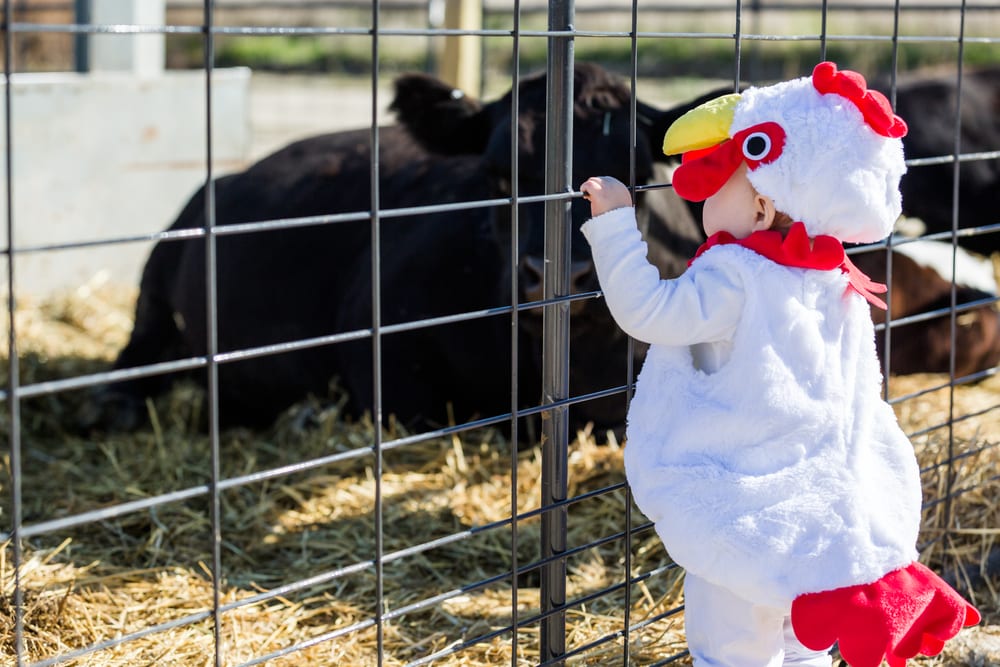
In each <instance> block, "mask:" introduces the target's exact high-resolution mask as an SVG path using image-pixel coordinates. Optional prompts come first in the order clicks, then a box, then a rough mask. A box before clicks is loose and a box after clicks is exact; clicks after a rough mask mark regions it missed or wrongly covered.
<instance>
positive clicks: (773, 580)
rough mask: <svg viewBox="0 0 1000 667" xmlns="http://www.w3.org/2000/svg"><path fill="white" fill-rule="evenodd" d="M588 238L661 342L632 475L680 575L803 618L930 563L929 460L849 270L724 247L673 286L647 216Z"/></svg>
mask: <svg viewBox="0 0 1000 667" xmlns="http://www.w3.org/2000/svg"><path fill="white" fill-rule="evenodd" d="M584 234H585V235H586V236H587V239H588V240H589V241H590V243H591V245H592V246H593V252H594V262H595V265H596V267H597V272H598V276H599V277H600V281H601V287H602V289H603V290H604V294H605V298H606V299H607V302H608V307H609V308H610V309H611V313H612V315H613V316H614V317H615V320H616V321H617V322H618V324H619V326H621V327H622V329H623V330H624V331H625V332H626V333H628V334H630V335H632V336H634V337H635V338H637V339H639V340H642V341H645V342H648V343H651V347H650V349H649V352H648V353H647V356H646V361H645V362H644V364H643V367H642V371H641V373H640V375H639V379H638V382H637V385H636V392H635V397H634V398H633V399H632V403H631V407H630V409H629V415H628V441H627V445H626V447H625V465H626V472H627V475H628V479H629V483H630V484H631V486H632V490H633V493H634V494H635V499H636V502H637V504H638V505H639V507H640V509H642V511H643V512H644V513H645V514H646V515H647V516H648V517H649V518H650V519H651V520H653V521H654V522H656V526H657V531H658V533H659V534H660V536H661V538H662V539H663V542H664V544H665V546H666V547H667V550H668V551H669V552H670V555H671V556H672V557H673V558H674V559H675V560H676V561H677V562H678V563H680V564H681V565H683V566H684V567H685V568H686V569H687V570H688V571H689V572H693V573H695V574H697V575H699V576H702V577H704V578H705V579H707V580H709V581H711V582H713V583H715V584H716V585H719V586H723V587H725V588H728V589H730V590H732V591H733V592H735V593H737V594H738V595H740V596H741V597H744V598H746V599H748V600H757V601H761V602H762V603H766V604H768V605H769V606H774V607H790V605H791V603H792V600H793V599H794V598H795V597H796V596H798V595H800V594H801V593H803V592H807V591H824V590H831V589H834V588H840V587H843V586H848V585H851V584H855V583H857V582H859V581H874V580H876V579H878V578H879V577H881V576H882V575H883V574H885V573H886V572H889V571H891V570H895V569H897V568H900V567H903V566H904V565H906V564H908V563H910V562H911V561H913V560H914V559H915V558H916V555H917V554H916V550H915V547H914V545H915V543H916V538H917V531H918V530H919V521H920V500H921V498H920V479H919V473H918V470H917V464H916V460H915V458H914V455H913V448H912V446H911V445H910V442H909V440H908V439H907V438H906V436H905V435H904V434H903V432H902V431H901V430H900V428H899V426H898V425H897V423H896V419H895V416H894V414H893V412H892V409H891V408H890V407H889V406H888V405H887V404H886V403H885V402H884V401H882V400H881V395H880V394H881V374H880V371H879V366H878V360H877V358H876V356H875V342H874V341H875V334H874V329H873V326H872V320H871V315H870V314H869V308H868V303H867V302H866V301H865V300H864V299H863V298H861V297H860V296H858V295H856V294H853V293H845V290H846V288H847V276H846V275H845V274H844V273H842V272H840V271H816V270H812V269H799V268H792V267H787V266H781V265H779V264H776V263H774V262H772V261H771V260H768V259H766V258H764V257H762V256H760V255H758V254H756V253H754V252H753V251H751V250H748V249H746V248H743V247H740V246H738V245H723V246H718V247H715V248H712V249H710V250H708V251H707V252H705V254H704V255H702V256H701V257H699V258H698V259H697V260H696V261H695V262H694V263H693V264H692V265H691V268H690V269H688V271H687V272H686V273H685V274H684V275H683V276H682V277H681V278H679V279H678V280H673V281H661V280H660V278H659V274H658V272H657V270H656V269H655V268H654V267H653V266H652V265H650V264H649V263H648V261H647V260H646V244H645V243H644V242H643V241H642V239H641V236H640V234H639V231H638V230H637V229H636V225H635V222H634V215H633V214H632V211H631V209H617V210H615V211H611V212H609V213H606V214H604V215H603V216H600V217H598V218H594V219H593V220H591V221H590V222H588V223H587V224H586V225H585V226H584ZM706 341H708V342H707V343H706ZM699 343H704V344H705V346H703V347H699V348H696V350H695V354H697V355H698V356H699V357H704V356H709V357H710V358H712V359H716V358H718V356H720V355H719V354H717V353H714V354H713V353H712V352H710V351H709V350H711V349H712V347H715V348H719V347H720V346H721V347H722V348H723V349H725V348H728V347H729V345H730V344H731V349H730V350H729V352H730V354H729V357H730V358H729V360H728V361H726V362H725V363H723V364H721V367H719V368H718V369H717V370H714V372H705V369H704V368H698V367H696V366H695V359H694V357H693V356H692V350H691V348H690V347H689V346H691V345H694V344H699ZM709 346H712V347H709ZM702 366H704V364H702ZM708 370H713V369H708Z"/></svg>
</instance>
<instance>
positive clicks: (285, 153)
mask: <svg viewBox="0 0 1000 667" xmlns="http://www.w3.org/2000/svg"><path fill="white" fill-rule="evenodd" d="M574 90H575V99H574V132H573V156H574V157H573V179H574V183H580V182H582V181H583V180H584V178H585V177H586V176H589V175H590V174H591V173H594V171H595V170H596V171H597V172H600V173H606V174H610V175H613V176H616V177H617V178H619V179H621V180H623V181H626V182H628V181H629V178H630V167H629V165H630V151H629V145H630V141H629V136H630V132H629V125H630V116H631V93H630V90H629V88H628V87H627V86H626V85H624V84H623V83H622V82H621V81H620V80H619V79H618V78H616V77H613V76H611V75H610V74H609V73H608V72H606V71H605V70H604V69H602V68H600V67H598V66H596V65H589V64H578V65H577V66H576V71H575V76H574ZM545 93H546V81H545V78H544V77H543V76H535V77H527V78H525V79H523V80H522V81H521V84H520V89H519V100H520V107H519V114H518V115H517V125H516V128H512V125H511V120H512V110H511V95H510V94H508V95H505V96H504V97H502V98H500V99H498V100H495V101H492V102H480V101H478V100H474V99H472V98H470V97H468V96H464V95H462V94H461V93H459V92H458V91H455V90H453V89H452V88H451V87H450V86H448V85H446V84H444V83H443V82H441V81H438V80H437V79H435V78H433V77H430V76H426V75H408V76H403V77H401V78H399V79H398V80H397V81H396V84H395V99H394V101H393V103H392V109H393V110H394V111H395V113H396V117H397V119H398V124H395V125H389V126H386V127H382V128H381V129H380V131H379V144H378V146H379V151H378V156H377V157H378V184H377V185H378V190H377V191H378V196H379V201H378V208H379V210H380V215H379V219H378V227H377V234H378V241H379V244H378V252H377V254H376V256H373V253H372V235H373V230H374V229H376V228H375V227H374V225H373V222H372V217H371V215H370V213H369V212H370V211H371V210H372V208H373V206H372V193H373V188H372V184H371V174H372V169H371V160H372V157H373V156H372V151H371V131H370V130H369V129H367V128H366V129H362V130H357V131H346V132H338V133H334V134H327V135H322V136H316V137H312V138H308V139H304V140H302V141H298V142H296V143H293V144H291V145H289V146H287V147H285V148H283V149H281V150H279V151H277V152H276V153H274V154H272V155H270V156H268V157H265V158H264V159H262V160H260V161H259V162H257V163H256V164H253V165H251V166H250V167H248V168H247V169H246V170H245V171H243V172H240V173H237V174H231V175H227V176H223V177H221V178H218V179H216V180H215V181H214V184H213V185H214V196H215V224H216V225H217V226H219V227H226V226H230V225H234V224H238V223H248V222H256V221H265V220H287V219H296V220H298V221H300V222H302V219H304V218H305V219H306V220H305V224H297V225H295V226H292V227H286V228H282V229H267V230H264V231H261V230H258V231H253V232H247V233H240V234H220V235H218V236H217V239H216V241H217V251H216V281H217V287H216V294H217V299H216V310H217V318H216V319H217V329H216V331H215V336H216V338H217V340H218V352H219V353H220V354H221V355H223V361H222V362H221V363H220V364H219V366H218V406H219V417H220V421H221V423H223V424H226V425H231V424H243V425H251V426H253V425H266V424H268V423H269V422H271V421H272V420H273V419H274V418H275V416H276V415H278V414H279V413H280V411H282V410H283V409H285V408H286V407H288V406H289V405H290V404H292V403H293V402H295V401H297V400H300V399H302V398H303V397H305V396H306V395H307V394H310V393H311V394H314V395H318V396H321V397H322V396H327V395H328V394H329V391H330V383H331V382H332V381H336V382H338V383H339V384H340V386H341V387H342V388H343V389H345V390H346V393H347V395H348V396H349V397H350V400H349V403H348V404H347V405H346V406H345V408H346V410H347V411H348V412H350V413H352V414H355V415H360V414H363V413H364V412H366V411H373V410H374V409H375V408H376V407H378V408H380V410H381V413H382V415H385V416H386V417H388V416H389V415H395V417H396V419H397V422H398V423H400V424H403V425H405V426H408V427H411V428H426V427H431V426H438V425H446V424H447V423H449V422H450V421H451V420H455V421H456V422H458V423H462V422H464V421H466V420H469V419H473V418H477V417H480V418H488V417H494V416H498V415H504V414H505V413H509V412H510V411H511V408H512V405H513V403H512V401H516V405H518V406H527V407H530V406H533V405H535V406H536V405H538V403H539V400H540V399H539V397H540V396H541V371H540V368H541V333H540V331H541V327H540V320H541V310H540V308H537V307H536V308H529V309H524V310H520V311H519V312H518V322H519V327H518V328H517V329H516V330H514V329H513V328H512V313H511V312H510V310H511V305H512V304H513V303H514V299H513V298H512V276H511V270H510V268H511V266H516V268H517V271H518V273H519V280H518V286H519V292H520V293H519V294H518V297H517V302H518V303H519V304H524V303H526V302H529V301H531V300H532V298H533V297H534V296H535V295H536V294H537V289H538V286H539V284H540V275H541V267H542V266H543V265H544V262H543V261H542V259H541V257H542V247H543V238H544V235H543V222H542V220H543V209H544V204H543V203H529V204H524V203H522V204H521V205H520V206H519V207H518V209H517V223H518V224H517V232H518V233H517V234H516V235H515V234H514V233H513V232H514V229H513V228H512V220H513V219H514V215H513V214H514V211H513V210H512V206H511V204H510V203H508V201H507V198H508V197H510V196H511V194H512V191H513V187H512V183H513V179H512V174H513V173H514V172H513V170H512V168H511V165H512V155H511V147H512V145H513V144H512V140H511V137H512V133H514V132H516V135H513V136H516V137H517V143H516V145H517V171H516V174H517V179H518V180H517V189H518V195H519V196H520V197H525V196H530V195H538V194H541V193H542V192H543V185H544V177H545V161H544V154H545V111H546V108H545V98H546V94H545ZM716 94H717V92H712V93H710V94H709V95H708V96H706V98H701V99H698V100H694V101H693V102H692V103H691V104H683V105H680V106H678V107H676V108H672V109H668V110H665V111H663V110H659V109H656V108H653V107H652V106H650V105H647V104H645V103H642V102H638V103H637V121H638V122H637V127H636V136H637V142H638V143H637V149H636V151H635V158H636V164H635V179H636V182H637V183H640V184H641V183H646V182H649V181H650V180H652V179H653V173H654V168H656V166H657V165H656V164H655V163H656V162H660V163H661V165H662V163H664V162H665V161H666V158H665V157H664V156H663V155H662V153H661V151H660V143H661V141H662V138H663V134H664V132H665V130H666V128H667V126H668V125H669V124H670V123H671V122H673V120H674V119H676V118H677V117H678V116H679V115H680V114H682V113H684V112H685V111H687V110H688V109H690V108H691V107H692V105H694V104H698V103H700V102H702V101H704V99H707V97H709V96H715V95H716ZM661 168H662V166H661ZM660 182H662V176H661V177H660ZM667 194H670V193H669V191H666V190H660V191H656V192H650V193H649V194H648V195H644V196H642V197H640V200H641V201H640V202H639V204H640V207H641V215H642V216H643V217H644V220H645V222H646V224H647V225H648V227H649V228H650V230H651V234H650V253H651V256H653V257H654V258H655V259H656V261H657V263H658V264H659V265H660V266H662V267H663V270H664V272H665V274H673V275H676V273H678V272H679V271H681V270H682V269H683V267H684V264H685V262H686V259H687V258H688V257H690V256H691V255H692V254H693V252H694V250H695V248H697V246H698V244H699V243H700V235H699V234H700V232H699V230H698V227H697V225H695V224H694V223H693V221H692V220H691V217H690V214H688V213H687V210H686V209H685V208H684V207H683V206H680V207H676V206H675V207H673V208H672V204H671V203H670V202H667V203H663V202H662V201H657V200H658V198H659V197H661V195H667ZM478 200H486V201H491V200H492V201H493V202H494V203H493V204H491V205H487V206H482V205H477V206H469V207H462V206H459V205H458V204H461V203H462V202H473V201H478ZM567 201H568V202H571V203H568V205H569V206H571V209H572V211H571V213H572V230H571V231H572V274H573V280H574V289H575V290H576V291H578V292H585V291H592V290H595V289H596V286H597V282H596V278H595V277H594V275H593V271H592V267H590V259H589V248H588V246H587V244H586V242H585V241H584V240H583V238H582V235H580V233H579V226H580V225H581V224H582V223H583V222H584V221H585V220H586V218H587V217H588V216H589V206H588V205H587V204H586V202H584V201H583V200H582V199H579V198H576V199H573V200H567ZM437 204H446V205H449V208H448V209H446V210H443V211H438V212H421V211H419V210H417V211H414V210H413V209H414V208H417V207H424V206H428V205H437ZM351 213H353V214H355V215H354V216H353V218H350V219H347V220H343V219H338V220H332V221H331V220H324V219H319V220H315V219H312V218H310V217H311V216H329V215H331V214H351ZM674 213H679V215H677V216H674ZM205 215H206V214H205V192H204V189H201V190H199V191H198V192H197V193H195V194H194V196H193V197H192V198H191V200H190V201H189V202H188V203H187V205H186V206H185V207H184V209H183V210H182V211H181V213H180V215H179V216H178V217H177V219H176V220H175V221H174V222H173V224H172V225H170V230H184V229H196V228H201V227H204V226H205V224H206V217H205ZM515 238H516V241H517V249H516V251H515V253H512V247H511V246H512V243H513V242H514V239H515ZM512 257H516V260H517V261H516V263H514V262H512ZM205 275H206V269H205V240H204V239H203V238H195V239H172V240H163V241H161V242H159V243H158V244H157V245H156V246H155V247H154V249H153V251H152V253H151V255H150V257H149V259H148V261H147V263H146V265H145V267H144V271H143V275H142V281H141V285H140V294H139V298H138V302H137V306H136V314H135V326H134V330H133V332H132V334H131V338H130V340H129V342H128V344H127V345H126V346H125V348H124V349H123V350H122V351H121V353H120V354H119V356H118V358H117V360H116V361H115V362H114V368H115V369H133V368H142V367H144V366H148V365H150V364H155V363H158V362H165V361H170V360H176V359H189V358H193V359H197V358H199V357H204V355H206V352H207V347H206V340H208V334H209V329H208V321H207V320H208V318H207V317H206V312H207V304H206V298H205V294H206V279H205ZM373 276H376V277H377V280H378V295H379V301H380V303H379V306H380V310H379V318H378V321H377V322H376V320H375V319H373V313H372V302H373V291H374V290H373ZM572 311H573V315H572V332H571V336H572V340H571V343H570V345H571V352H570V354H571V359H570V369H571V371H570V374H571V378H570V383H571V390H572V392H573V393H574V394H585V393H589V392H595V391H598V390H602V389H608V388H613V387H619V386H621V385H622V384H624V383H625V381H626V378H627V373H628V350H629V347H628V344H627V341H626V338H625V336H624V335H623V334H622V333H621V332H619V331H618V330H617V328H616V327H615V326H614V324H613V322H612V320H611V318H610V315H609V314H608V313H607V309H606V308H605V306H604V304H603V303H602V302H601V301H600V300H599V299H595V298H593V297H591V298H589V299H584V300H581V301H579V302H576V303H574V304H573V307H572ZM463 314H466V315H465V316H463ZM427 318H456V319H455V320H447V321H441V320H440V319H439V320H438V321H436V322H432V323H429V324H416V325H412V326H410V325H409V324H407V323H412V322H417V321H421V320H425V319H427ZM375 326H378V327H379V328H380V332H381V335H380V336H379V350H378V352H379V354H378V356H377V357H375V356H374V355H373V345H372V330H373V328H374V327H375ZM512 336H516V338H514V339H512ZM297 341H305V342H304V343H300V342H297ZM515 344H516V349H517V360H518V363H517V364H516V365H515V364H512V359H513V355H512V350H513V349H514V345H515ZM636 361H638V357H636ZM376 373H377V379H378V385H377V386H376V385H375V384H374V383H373V375H375V374H376ZM192 375H193V377H194V378H195V379H196V380H197V381H198V382H201V383H205V381H206V372H205V370H204V368H201V369H198V370H196V371H194V372H193V373H192ZM512 377H516V378H517V384H516V386H512V384H511V378H512ZM175 379H176V375H164V374H148V375H146V376H144V377H138V378H134V379H131V378H130V379H129V380H127V381H121V382H117V383H114V384H111V385H108V386H106V387H103V388H101V389H100V390H99V391H98V392H97V393H96V395H95V396H94V400H93V401H91V402H90V404H89V405H88V406H87V408H86V409H85V410H84V414H83V415H82V421H83V425H84V427H85V428H98V429H103V428H112V429H131V428H134V427H136V426H137V425H139V424H141V423H142V422H143V421H144V420H145V417H146V415H145V413H146V408H145V404H144V398H145V397H147V396H155V395H156V394H158V393H160V392H163V391H164V390H165V389H167V388H168V386H169V385H170V383H171V382H172V381H173V380H175ZM376 389H377V390H378V393H379V394H380V396H381V403H380V404H378V405H376V402H375V400H374V396H375V395H376ZM624 407H625V398H624V395H618V396H613V397H611V398H604V399H602V400H595V401H588V402H586V403H583V404H580V405H578V406H574V407H573V408H572V412H571V418H572V419H573V420H574V423H575V424H577V425H582V424H585V423H587V422H591V421H592V422H594V423H595V425H597V426H598V427H606V426H615V425H618V424H621V423H622V421H623V419H624Z"/></svg>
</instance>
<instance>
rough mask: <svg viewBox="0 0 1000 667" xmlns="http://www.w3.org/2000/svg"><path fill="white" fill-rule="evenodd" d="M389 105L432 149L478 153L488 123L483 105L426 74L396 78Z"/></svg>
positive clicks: (449, 153) (480, 150)
mask: <svg viewBox="0 0 1000 667" xmlns="http://www.w3.org/2000/svg"><path fill="white" fill-rule="evenodd" d="M395 89H396V94H395V98H394V99H393V101H392V104H391V105H389V109H390V110H391V111H393V112H395V114H396V119H397V120H398V121H399V124H400V125H402V126H403V127H404V128H406V130H407V132H409V133H410V135H411V136H412V137H413V138H414V139H416V140H417V141H418V142H419V143H420V144H421V145H422V146H423V147H424V148H426V149H427V150H429V151H431V152H434V153H442V154H445V155H461V154H468V153H481V152H482V151H483V148H484V147H485V146H486V142H487V140H488V139H489V133H490V123H489V117H488V114H487V113H485V112H484V109H483V105H482V104H481V103H480V102H479V101H478V100H476V99H473V98H471V97H469V96H467V95H465V94H464V93H463V92H462V91H461V90H459V89H457V88H454V87H452V86H450V85H448V84H446V83H445V82H444V81H441V80H440V79H437V78H435V77H433V76H430V75H428V74H419V73H415V74H404V75H402V76H400V77H398V78H397V79H396V82H395Z"/></svg>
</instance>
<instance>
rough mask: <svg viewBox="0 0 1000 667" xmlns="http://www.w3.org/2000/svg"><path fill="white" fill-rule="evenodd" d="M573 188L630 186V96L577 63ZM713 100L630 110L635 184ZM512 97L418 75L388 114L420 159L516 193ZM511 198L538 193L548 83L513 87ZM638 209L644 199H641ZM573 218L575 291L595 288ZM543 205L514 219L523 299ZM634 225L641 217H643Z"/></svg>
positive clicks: (538, 260)
mask: <svg viewBox="0 0 1000 667" xmlns="http://www.w3.org/2000/svg"><path fill="white" fill-rule="evenodd" d="M573 90H574V100H573V140H572V144H571V150H572V155H573V165H572V176H571V179H572V182H571V183H570V186H571V187H573V188H577V187H579V185H580V183H582V182H583V181H584V180H586V179H587V178H588V177H590V176H594V175H605V176H614V177H615V178H618V179H619V180H621V181H622V182H624V183H630V182H632V174H631V173H630V172H631V170H630V162H631V157H632V155H631V151H630V148H629V147H630V117H631V109H630V102H631V91H630V89H629V87H628V86H627V85H626V84H625V83H624V82H623V81H622V80H620V79H619V78H618V77H616V76H614V75H612V74H611V73H609V72H607V71H606V70H604V69H603V68H601V67H600V66H598V65H594V64H591V63H578V64H577V65H576V68H575V75H574V80H573ZM717 95H718V92H717V91H716V92H713V93H710V94H708V95H705V96H703V97H701V98H699V99H697V100H694V101H692V102H690V103H688V104H684V105H682V106H680V107H676V108H672V109H669V110H666V111H661V110H659V109H656V108H654V107H652V106H650V105H648V104H644V103H642V102H637V104H636V142H635V173H634V178H635V180H634V182H635V183H636V184H639V185H642V184H645V183H648V182H650V180H651V179H652V178H653V174H654V168H655V167H654V163H656V162H661V163H666V162H667V159H668V158H667V157H665V156H664V155H663V154H662V152H661V149H660V146H661V143H662V140H663V134H664V132H665V131H666V128H667V127H668V126H669V125H670V124H671V123H672V122H673V121H674V120H675V119H676V118H678V117H679V116H680V115H681V114H683V113H684V112H686V111H687V110H689V109H691V108H693V107H694V106H697V105H698V104H700V103H701V102H702V101H704V100H707V99H711V98H713V97H715V96H717ZM513 97H514V96H513V95H512V93H510V92H508V93H507V94H506V95H504V96H503V97H502V98H500V99H498V100H496V101H493V102H489V103H481V102H479V101H477V100H475V99H473V98H471V97H469V96H467V95H464V94H463V93H462V92H461V91H457V90H455V89H453V88H452V87H451V86H449V85H447V84H445V83H444V82H442V81H440V80H438V79H435V78H434V77H431V76H428V75H425V74H410V75H405V76H402V77H400V78H399V79H397V81H396V96H395V99H394V101H393V103H392V107H391V108H392V110H394V111H395V112H396V115H397V118H398V120H399V122H400V124H402V125H403V126H404V127H405V128H406V129H407V131H408V132H409V133H410V134H411V135H412V136H413V137H414V138H415V139H417V141H419V142H420V143H421V144H422V145H423V146H424V147H425V148H426V149H427V150H429V151H431V152H433V153H440V154H446V155H457V154H475V155H478V156H481V158H482V160H483V161H484V169H485V173H488V174H489V175H490V177H491V181H492V186H493V188H494V190H495V192H496V195H497V196H510V195H511V194H512V192H513V189H514V188H513V186H512V174H513V173H514V170H513V168H512V145H513V143H512V133H513V132H514V127H513V125H512V122H511V121H512V118H511V105H512V100H513ZM518 106H519V113H518V116H517V126H516V132H517V186H518V187H517V193H518V195H519V196H521V197H525V196H532V195H540V194H543V193H544V190H545V188H544V185H545V131H546V122H545V119H546V78H545V76H544V75H535V76H530V77H525V78H524V79H522V80H521V82H520V85H519V88H518ZM637 199H638V203H639V206H640V208H643V206H644V201H643V199H644V197H643V195H640V196H639V197H638V198H637ZM570 207H571V213H572V219H573V224H572V237H571V238H572V266H571V276H572V280H573V289H574V290H575V291H585V290H592V289H595V288H596V287H597V283H596V277H595V275H594V271H593V265H592V263H591V258H590V249H589V247H588V245H587V243H586V241H585V240H584V239H583V236H582V235H581V234H580V231H579V230H580V226H581V225H582V224H583V223H584V222H585V221H586V220H587V219H588V218H589V217H590V205H589V203H587V202H586V201H584V200H583V199H581V198H576V199H574V200H573V201H572V203H571V204H570ZM510 213H511V212H510V210H509V208H507V207H501V208H499V209H497V210H495V211H494V215H495V222H496V225H495V228H496V232H497V234H498V237H499V238H500V239H501V241H502V244H501V245H502V247H509V245H508V241H509V239H510V237H511V214H510ZM543 216H544V204H541V203H533V204H524V205H521V207H520V208H519V210H518V226H519V235H518V240H519V245H520V248H519V253H518V256H519V257H520V258H521V259H520V264H519V267H518V270H519V273H520V276H519V278H520V280H519V282H520V285H521V291H522V294H521V297H522V299H523V300H537V299H539V298H541V296H542V292H541V289H542V280H541V279H542V266H543V259H542V256H543V241H544V234H543V231H544V219H543ZM640 218H643V215H642V212H640Z"/></svg>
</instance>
